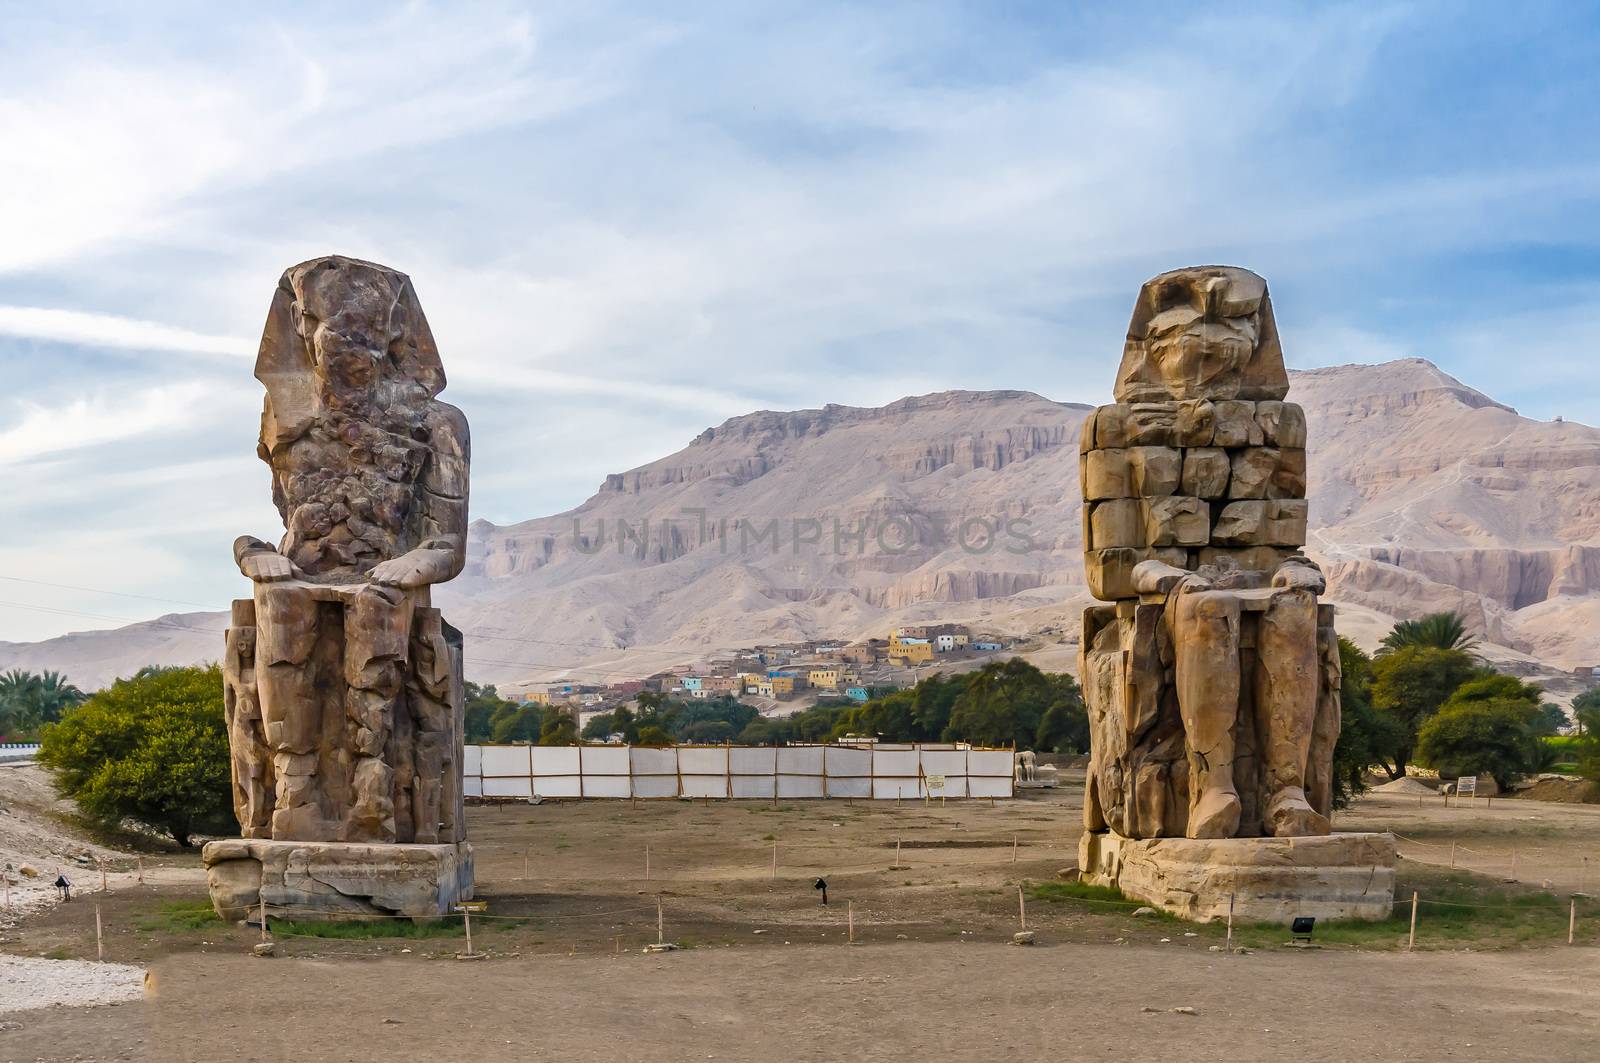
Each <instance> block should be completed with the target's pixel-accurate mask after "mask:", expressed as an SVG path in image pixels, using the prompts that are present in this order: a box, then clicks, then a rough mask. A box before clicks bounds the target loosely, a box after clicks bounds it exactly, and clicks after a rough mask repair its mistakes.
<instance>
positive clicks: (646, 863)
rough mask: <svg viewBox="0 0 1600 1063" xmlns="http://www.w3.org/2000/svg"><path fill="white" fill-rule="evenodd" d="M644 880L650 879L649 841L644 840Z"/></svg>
mask: <svg viewBox="0 0 1600 1063" xmlns="http://www.w3.org/2000/svg"><path fill="white" fill-rule="evenodd" d="M644 880H645V881H646V882H649V881H650V843H649V842H646V843H645V846H644Z"/></svg>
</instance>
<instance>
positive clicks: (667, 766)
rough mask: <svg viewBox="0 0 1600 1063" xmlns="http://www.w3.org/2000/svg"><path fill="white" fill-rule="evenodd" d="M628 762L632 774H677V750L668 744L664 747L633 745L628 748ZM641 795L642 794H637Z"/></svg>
mask: <svg viewBox="0 0 1600 1063" xmlns="http://www.w3.org/2000/svg"><path fill="white" fill-rule="evenodd" d="M628 762H629V765H630V767H631V768H632V769H633V774H634V775H673V776H675V775H677V774H678V751H677V750H676V749H673V748H672V747H671V746H668V747H667V748H665V749H654V748H651V747H649V746H633V747H632V748H631V749H629V750H628ZM639 796H640V797H643V796H644V795H643V794H640V795H639Z"/></svg>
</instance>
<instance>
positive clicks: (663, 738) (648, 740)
mask: <svg viewBox="0 0 1600 1063" xmlns="http://www.w3.org/2000/svg"><path fill="white" fill-rule="evenodd" d="M635 743H636V744H637V745H641V746H670V745H671V744H672V736H671V735H669V734H667V732H666V731H664V730H662V729H661V728H660V727H659V726H657V725H656V724H653V723H647V724H645V725H644V726H643V727H641V728H639V737H638V738H637V739H636V740H635Z"/></svg>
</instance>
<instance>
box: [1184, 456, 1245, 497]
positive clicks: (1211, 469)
mask: <svg viewBox="0 0 1600 1063" xmlns="http://www.w3.org/2000/svg"><path fill="white" fill-rule="evenodd" d="M1231 468H1232V466H1231V464H1230V463H1229V461H1228V452H1227V451H1226V450H1223V449H1222V448H1221V447H1196V448H1195V449H1193V450H1186V451H1184V452H1183V476H1182V478H1181V479H1180V482H1179V485H1178V486H1179V491H1180V492H1181V493H1182V494H1186V495H1192V496H1193V497H1195V498H1223V497H1225V496H1226V495H1227V493H1228V475H1229V472H1230V471H1231Z"/></svg>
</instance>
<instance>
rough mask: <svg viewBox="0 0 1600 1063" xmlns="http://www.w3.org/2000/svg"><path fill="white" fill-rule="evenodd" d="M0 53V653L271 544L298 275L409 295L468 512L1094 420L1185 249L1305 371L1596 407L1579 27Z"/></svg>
mask: <svg viewBox="0 0 1600 1063" xmlns="http://www.w3.org/2000/svg"><path fill="white" fill-rule="evenodd" d="M224 10H227V11H228V14H227V15H223V14H221V13H219V12H222V11H224ZM0 25H5V26H6V32H5V34H4V35H0V145H3V146H4V147H3V148H0V367H3V369H4V373H5V379H6V380H7V381H8V383H9V386H8V387H7V388H6V389H5V390H4V392H3V393H0V476H3V477H4V483H5V486H6V488H7V489H6V491H5V492H4V494H3V497H0V528H3V529H4V531H3V536H4V538H3V540H0V541H3V542H4V545H5V551H4V554H3V557H0V577H11V578H9V579H6V578H0V601H3V602H8V603H19V604H11V605H0V639H16V640H23V639H34V638H42V637H48V636H50V635H54V634H58V633H60V632H63V631H66V630H72V629H82V628H89V627H101V626H107V623H108V622H107V621H105V620H101V619H97V618H99V617H115V618H130V619H134V618H143V617H148V616H154V615H158V614H160V613H162V612H167V611H178V610H182V609H185V608H189V607H191V605H199V606H210V607H219V606H220V605H221V604H222V603H224V602H225V601H226V600H227V599H228V598H229V597H231V596H232V595H233V594H235V593H237V591H238V590H239V587H240V578H239V577H238V574H237V572H236V571H235V570H234V569H233V568H232V566H231V563H230V560H229V557H228V544H229V543H230V542H231V541H232V539H233V537H234V536H235V535H237V534H239V533H240V532H251V533H254V534H258V535H262V536H264V537H269V538H272V537H276V535H277V534H279V525H278V521H277V516H276V513H275V512H274V511H273V509H272V507H271V504H270V500H269V497H268V481H267V475H266V470H265V467H264V466H262V465H261V464H260V463H259V462H258V461H257V460H256V458H255V457H254V453H253V448H254V437H255V432H256V427H257V426H256V417H257V413H258V410H259V407H260V390H259V387H258V385H257V384H256V382H255V381H254V380H253V379H252V378H251V376H250V366H251V358H252V356H253V353H254V348H255V344H256V340H257V338H258V337H259V334H260V328H261V323H262V320H263V318H264V316H265V311H266V307H267V302H268V299H269V297H270V295H271V292H272V289H273V285H274V284H275V282H276V280H277V277H278V274H279V273H280V272H281V271H282V269H283V268H284V267H285V266H288V265H290V264H293V263H295V262H298V261H301V260H303V259H306V258H309V257H312V256H314V255H318V254H323V253H328V252H339V253H343V254H349V255H355V256H359V257H363V258H370V259H375V260H377V261H381V262H384V263H387V264H389V265H392V266H395V267H397V268H399V269H403V270H405V271H406V272H408V273H410V274H411V276H412V278H413V280H414V281H415V283H416V287H417V290H418V292H419V294H420V296H421V299H422V302H423V306H424V308H425V309H426V311H427V313H428V316H429V319H430V321H431V322H432V325H433V328H434V332H435V334H436V336H437V338H438V341H439V344H440V347H441V350H442V352H443V355H444V358H445V365H446V368H447V370H448V372H449V375H450V380H451V383H450V387H449V390H448V391H447V392H446V393H445V396H444V397H445V398H447V399H449V400H451V401H453V402H455V403H456V404H457V405H459V406H461V407H462V408H463V409H464V410H466V412H467V415H468V417H469V418H470V420H471V423H472V426H473V436H474V451H475V454H474V457H475V461H474V470H473V471H474V482H473V505H474V512H475V515H476V516H480V517H486V518H488V519H490V520H494V521H497V522H511V521H515V520H519V519H524V518H527V517H532V516H538V515H543V514H546V513H550V512H555V511H558V510H560V509H564V508H566V507H568V506H571V505H574V504H576V503H577V502H579V501H581V500H582V499H583V498H584V497H586V496H587V495H588V494H589V493H590V492H591V491H592V490H593V489H594V487H595V486H596V485H597V484H598V483H599V482H600V480H601V479H602V477H603V476H604V475H605V474H606V473H608V472H613V471H619V470H622V469H625V468H628V467H630V466H633V465H636V464H639V463H641V462H643V461H646V460H649V459H651V458H654V457H658V456H660V455H662V454H665V453H668V452H670V451H672V450H675V449H677V448H678V447H680V446H682V445H683V444H684V443H686V442H687V441H688V440H689V439H690V438H692V437H693V436H694V435H695V434H696V433H698V432H699V431H700V430H701V429H702V428H704V427H705V426H707V425H710V424H715V423H718V422H720V421H721V420H723V419H725V418H727V417H729V416H733V415H736V414H740V413H744V412H748V411H750V410H753V409H758V408H774V409H788V408H798V407H805V406H816V405H821V404H823V403H827V402H840V403H849V404H857V405H877V404H880V403H883V402H887V401H890V400H893V399H895V398H898V397H900V396H902V395H906V394H913V393H921V392H928V391H935V390H941V389H945V388H976V389H983V388H1024V389H1028V390H1033V391H1037V392H1040V393H1042V394H1044V395H1047V396H1049V397H1051V398H1055V399H1060V400H1075V401H1084V402H1099V401H1104V400H1105V398H1106V396H1107V393H1108V391H1109V387H1110V383H1111V377H1112V374H1113V372H1114V369H1115V363H1116V359H1117V356H1118V353H1119V351H1120V344H1121V336H1122V333H1123V330H1124V329H1125V328H1126V324H1127V318H1128V313H1129V310H1130V307H1131V305H1132V300H1133V296H1134V293H1135V292H1136V291H1137V288H1138V285H1139V283H1140V282H1141V281H1142V280H1144V278H1146V277H1147V276H1149V275H1152V274H1154V273H1157V272H1160V271H1161V270H1164V269H1168V268H1171V267H1174V266H1179V265H1188V264H1192V263H1196V262H1228V263H1236V264H1240V265H1245V266H1249V267H1251V268H1253V269H1255V270H1257V271H1258V272H1260V273H1262V274H1264V275H1265V276H1266V277H1267V278H1268V280H1269V282H1270V283H1271V285H1272V288H1273V296H1274V302H1275V306H1276V309H1277V314H1278V319H1279V325H1280V329H1281V331H1282V333H1283V336H1284V343H1285V349H1286V353H1287V355H1288V358H1289V360H1290V362H1291V364H1293V365H1299V366H1309V365H1327V364H1337V363H1344V362H1373V361H1382V360H1386V359H1389V358H1395V357H1404V356H1411V355H1419V356H1422V357H1427V358H1429V359H1432V360H1433V361H1435V362H1437V363H1438V364H1440V365H1441V366H1443V367H1444V368H1445V369H1446V370H1447V371H1448V372H1451V373H1453V374H1455V375H1456V376H1458V377H1460V378H1461V379H1463V380H1464V381H1466V382H1467V383H1469V384H1471V385H1473V386H1476V387H1478V388H1480V389H1482V390H1484V391H1486V392H1488V393H1490V394H1491V395H1493V396H1495V397H1496V398H1498V399H1500V400H1501V401H1504V402H1508V403H1510V404H1512V405H1514V406H1516V407H1518V408H1519V409H1520V410H1521V411H1522V412H1523V413H1525V414H1527V415H1529V416H1535V417H1549V416H1552V415H1555V414H1561V415H1564V416H1566V417H1567V418H1569V419H1575V420H1582V421H1586V422H1588V423H1596V422H1597V421H1600V374H1597V373H1596V372H1595V371H1594V370H1593V368H1592V363H1593V361H1594V359H1593V355H1592V350H1593V341H1592V337H1593V336H1595V335H1596V334H1597V333H1600V327H1597V326H1600V298H1597V295H1596V280H1597V277H1600V136H1597V135H1596V133H1597V129H1596V126H1597V124H1600V120H1597V118H1596V110H1597V109H1596V101H1597V100H1600V92H1597V89H1600V65H1597V64H1596V63H1594V61H1593V55H1594V53H1595V49H1596V45H1597V43H1600V18H1597V17H1596V12H1595V11H1594V10H1593V9H1592V8H1588V7H1579V6H1576V5H1549V6H1540V5H1534V6H1532V7H1529V6H1526V5H1519V6H1517V7H1515V8H1512V7H1511V6H1509V5H1491V4H1442V3H1441V4H1412V3H1397V4H1381V3H1362V4H1351V5H1333V6H1324V5H1315V6H1304V7H1301V6H1295V5H1289V4H1271V5H1264V6H1260V7H1232V6H1229V5H1168V4H1159V5H1156V4H1152V5H1143V4H1126V3H1123V4H1116V5H1104V6H1102V7H1098V8H1085V9H1083V10H1072V9H1071V8H1070V7H1069V5H1062V4H1037V5H1028V4H1008V5H999V4H988V3H971V4H949V5H941V4H932V3H927V4H907V5H895V4H877V5H864V4H846V5H830V4H823V3H814V2H813V3H801V4H793V5H784V4H757V3H732V4H727V5H714V4H700V5H659V4H638V5H627V4H614V5H613V4H601V3H578V4H570V5H569V4H529V5H517V4H506V5H500V4H481V5H470V6H465V5H462V6H452V7H449V8H447V7H446V6H445V5H443V4H422V3H417V4H409V5H404V6H395V7H381V8H380V7H368V6H365V5H359V4H345V5H339V6H338V7H337V9H333V8H329V7H328V6H327V5H316V6H310V5H308V6H303V7H302V6H298V5H295V4H285V3H279V4H273V5H270V6H265V7H262V6H247V7H236V8H231V9H225V8H220V7H218V6H217V5H202V4H195V5H173V6H168V7H158V6H156V5H139V6H138V7H137V9H135V8H131V7H125V6H124V5H112V4H107V5H104V6H101V7H94V6H92V5H78V6H76V7H75V8H74V9H73V10H72V11H71V12H68V11H67V10H66V9H65V8H64V7H60V6H57V5H39V4H35V3H28V4H16V5H13V4H10V3H0ZM19 578H20V579H30V580H37V581H45V582H46V583H56V584H69V585H73V586H77V587H86V588H94V589H96V591H95V592H90V591H69V590H63V589H60V588H57V587H50V586H44V585H42V584H40V583H23V582H20V581H19ZM98 591H117V592H121V593H122V594H123V595H144V596H148V597H147V598H137V597H121V598H118V597H115V596H111V595H107V594H103V593H98ZM155 599H160V600H159V601H158V600H155ZM41 607H44V608H50V609H55V610H58V612H54V613H51V612H44V611H41ZM85 614H88V615H85Z"/></svg>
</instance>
